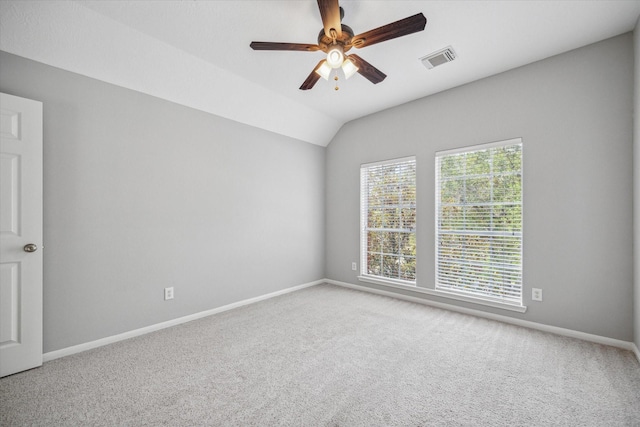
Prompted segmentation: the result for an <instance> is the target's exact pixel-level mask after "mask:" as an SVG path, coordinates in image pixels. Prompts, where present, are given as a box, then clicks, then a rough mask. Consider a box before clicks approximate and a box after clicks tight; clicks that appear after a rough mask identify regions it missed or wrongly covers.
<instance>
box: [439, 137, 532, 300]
mask: <svg viewBox="0 0 640 427" xmlns="http://www.w3.org/2000/svg"><path fill="white" fill-rule="evenodd" d="M436 289H439V290H444V291H450V292H457V293H462V294H465V295H468V296H476V297H485V298H486V297H488V298H490V299H498V300H500V301H503V302H508V303H513V304H522V141H521V140H520V139H516V140H510V141H505V142H502V143H494V144H486V145H481V146H475V147H468V148H466V149H464V150H451V151H446V152H439V153H436Z"/></svg>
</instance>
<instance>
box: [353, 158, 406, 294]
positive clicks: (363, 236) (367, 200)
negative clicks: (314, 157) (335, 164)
mask: <svg viewBox="0 0 640 427" xmlns="http://www.w3.org/2000/svg"><path fill="white" fill-rule="evenodd" d="M360 185H361V190H360V197H361V203H360V224H361V232H360V244H361V250H360V254H361V260H360V265H361V275H363V276H369V277H374V278H384V279H385V280H386V281H392V282H393V281H395V282H399V283H402V284H409V285H415V282H416V160H415V157H409V158H403V159H396V160H390V161H385V162H378V163H370V164H366V165H362V166H361V168H360Z"/></svg>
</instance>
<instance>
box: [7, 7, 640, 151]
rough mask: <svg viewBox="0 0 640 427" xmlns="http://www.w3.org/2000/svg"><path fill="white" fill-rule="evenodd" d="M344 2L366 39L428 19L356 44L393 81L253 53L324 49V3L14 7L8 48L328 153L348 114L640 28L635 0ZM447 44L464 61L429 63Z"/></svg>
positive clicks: (293, 57) (283, 54)
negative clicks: (319, 70)
mask: <svg viewBox="0 0 640 427" xmlns="http://www.w3.org/2000/svg"><path fill="white" fill-rule="evenodd" d="M340 5H341V6H342V7H343V8H344V11H345V16H344V19H343V23H344V24H347V25H349V26H350V27H351V28H353V30H354V32H355V33H356V34H358V33H362V32H364V31H367V30H370V29H373V28H377V27H379V26H381V25H384V24H387V23H390V22H393V21H396V20H399V19H402V18H405V17H407V16H410V15H414V14H416V13H419V12H422V13H423V14H424V15H425V16H426V18H427V25H426V28H425V30H424V31H422V32H418V33H415V34H411V35H408V36H404V37H401V38H397V39H393V40H389V41H386V42H383V43H379V44H376V45H373V46H369V47H366V48H363V49H360V50H358V51H357V54H358V55H359V56H361V57H362V58H363V59H365V60H366V61H368V62H369V63H371V64H372V65H374V66H376V67H377V68H379V69H380V70H381V71H383V72H384V73H385V74H387V76H388V77H387V78H386V79H385V80H384V81H383V82H381V83H379V84H377V85H373V84H372V83H370V82H369V81H368V80H366V79H365V78H364V77H362V76H361V75H355V76H354V77H352V78H350V79H349V80H344V78H343V76H341V75H340V80H339V81H338V86H339V87H340V90H337V91H336V90H334V86H335V82H334V81H333V80H330V81H324V80H320V81H319V82H318V83H317V84H316V85H315V87H314V88H313V89H312V90H308V91H301V90H299V89H298V88H299V87H300V85H301V83H302V82H303V81H304V80H305V78H306V77H307V76H308V75H309V73H310V72H311V71H312V69H313V67H314V66H315V65H316V64H317V63H318V61H319V60H321V59H322V58H323V53H322V52H295V51H254V50H252V49H251V48H250V47H249V44H250V42H251V41H254V40H257V41H274V42H293V43H316V41H317V36H318V33H319V31H320V29H321V28H322V20H321V17H320V13H319V11H318V6H317V3H316V2H315V1H313V0H300V1H264V0H261V1H237V0H236V1H203V0H190V1H142V0H136V1H117V2H116V1H51V0H48V1H24V0H21V1H6V0H2V2H1V3H0V16H1V18H0V50H4V51H6V52H10V53H14V54H16V55H20V56H23V57H26V58H30V59H33V60H36V61H39V62H43V63H45V64H49V65H52V66H55V67H59V68H62V69H65V70H69V71H72V72H75V73H79V74H83V75H86V76H89V77H93V78H97V79H100V80H103V81H106V82H109V83H113V84H116V85H119V86H123V87H126V88H129V89H133V90H136V91H140V92H143V93H147V94H150V95H153V96H156V97H160V98H163V99H167V100H170V101H173V102H176V103H179V104H182V105H186V106H189V107H193V108H196V109H199V110H203V111H207V112H210V113H213V114H217V115H219V116H222V117H226V118H229V119H232V120H235V121H238V122H242V123H246V124H248V125H251V126H256V127H260V128H263V129H266V130H269V131H272V132H276V133H279V134H282V135H286V136H289V137H292V138H296V139H299V140H301V141H305V142H309V143H313V144H318V145H322V146H325V145H327V144H328V143H329V142H330V141H331V139H332V138H333V136H334V135H335V134H336V132H337V131H338V130H339V129H340V127H341V126H342V125H343V124H344V123H346V122H348V121H350V120H353V119H356V118H358V117H362V116H365V115H368V114H371V113H374V112H376V111H380V110H384V109H387V108H391V107H393V106H396V105H399V104H402V103H405V102H408V101H411V100H414V99H418V98H422V97H424V96H428V95H431V94H434V93H437V92H440V91H443V90H446V89H449V88H453V87H456V86H459V85H463V84H466V83H469V82H472V81H474V80H478V79H481V78H484V77H487V76H490V75H493V74H497V73H500V72H503V71H506V70H509V69H512V68H515V67H519V66H522V65H525V64H528V63H531V62H534V61H538V60H540V59H544V58H547V57H549V56H553V55H557V54H559V53H562V52H566V51H568V50H571V49H575V48H578V47H581V46H585V45H587V44H591V43H594V42H597V41H600V40H603V39H606V38H609V37H613V36H616V35H618V34H622V33H624V32H627V31H631V30H633V28H634V25H635V23H636V21H637V19H638V16H639V15H640V1H632V0H622V1H617V0H605V1H597V0H589V1H399V0H394V1H356V0H341V1H340ZM447 46H451V47H452V48H453V49H454V51H455V52H456V54H457V56H458V57H457V58H456V59H455V60H454V61H453V62H450V63H446V64H444V65H442V66H439V67H437V68H433V69H431V70H428V69H427V68H426V67H424V66H423V65H422V63H421V61H420V60H419V58H420V57H423V56H425V55H427V54H429V53H431V52H434V51H437V50H439V49H442V48H444V47H447ZM1 66H2V65H1V64H0V67H1Z"/></svg>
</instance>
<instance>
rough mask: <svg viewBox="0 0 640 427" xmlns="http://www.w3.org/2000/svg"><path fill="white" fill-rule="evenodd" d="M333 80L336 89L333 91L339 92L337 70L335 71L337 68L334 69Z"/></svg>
mask: <svg viewBox="0 0 640 427" xmlns="http://www.w3.org/2000/svg"><path fill="white" fill-rule="evenodd" d="M333 80H335V82H336V88H335V90H339V89H340V88H339V87H338V69H337V68H336V75H335V77H334V78H333Z"/></svg>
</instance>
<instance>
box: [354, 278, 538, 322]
mask: <svg viewBox="0 0 640 427" xmlns="http://www.w3.org/2000/svg"><path fill="white" fill-rule="evenodd" d="M358 280H359V281H361V282H367V283H373V284H374V285H382V286H388V287H391V288H396V289H405V290H408V291H411V292H417V293H421V294H427V295H433V296H437V297H443V298H450V299H454V300H457V301H464V302H469V303H472V304H479V305H485V306H488V307H494V308H500V309H503V310H509V311H516V312H518V313H524V312H526V311H527V306H526V305H518V304H510V303H506V302H502V301H494V300H490V299H485V298H481V297H471V296H467V295H462V294H457V293H454V292H447V291H440V290H435V289H426V288H419V287H418V286H416V284H415V283H412V282H405V281H402V280H393V279H383V278H380V277H373V276H358Z"/></svg>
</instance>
